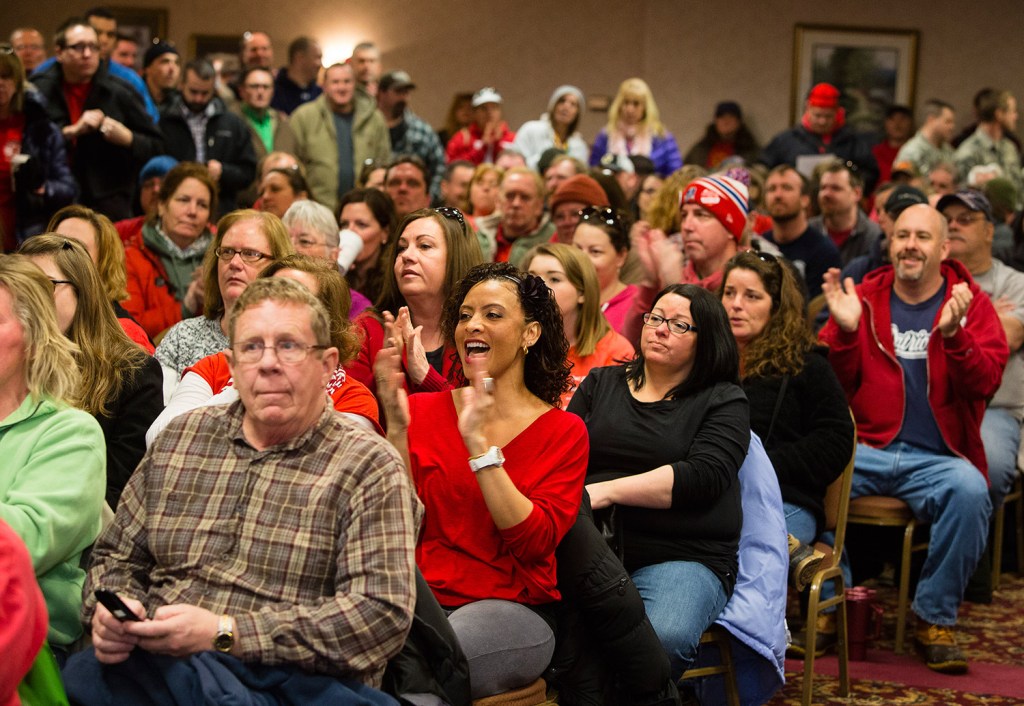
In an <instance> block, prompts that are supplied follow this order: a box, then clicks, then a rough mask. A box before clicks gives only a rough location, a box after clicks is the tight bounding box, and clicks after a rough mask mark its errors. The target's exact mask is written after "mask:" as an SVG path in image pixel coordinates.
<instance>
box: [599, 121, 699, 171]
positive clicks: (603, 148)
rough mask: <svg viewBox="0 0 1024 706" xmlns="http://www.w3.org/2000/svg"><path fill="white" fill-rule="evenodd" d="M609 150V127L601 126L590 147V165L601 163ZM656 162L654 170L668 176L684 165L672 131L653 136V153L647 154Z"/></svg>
mask: <svg viewBox="0 0 1024 706" xmlns="http://www.w3.org/2000/svg"><path fill="white" fill-rule="evenodd" d="M607 152H608V128H607V127H603V128H601V132H599V133H597V137H595V138H594V146H593V147H591V148H590V166H592V167H596V166H597V165H599V164H600V163H601V157H604V156H605V154H606V153H607ZM647 156H648V157H650V159H651V161H652V162H654V171H656V172H657V173H658V174H659V175H660V176H662V177H667V176H668V175H669V174H671V173H672V172H674V171H675V170H677V169H679V167H681V166H683V158H682V156H680V154H679V145H678V144H676V138H675V137H673V136H672V133H671V132H668V131H666V132H665V136H664V137H658V136H657V135H654V136H653V137H652V138H651V153H650V154H649V155H647Z"/></svg>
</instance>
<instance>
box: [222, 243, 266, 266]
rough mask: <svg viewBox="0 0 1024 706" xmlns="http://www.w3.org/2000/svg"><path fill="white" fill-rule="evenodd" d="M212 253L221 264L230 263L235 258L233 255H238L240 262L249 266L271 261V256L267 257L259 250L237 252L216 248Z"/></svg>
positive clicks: (234, 249) (244, 249)
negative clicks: (261, 261)
mask: <svg viewBox="0 0 1024 706" xmlns="http://www.w3.org/2000/svg"><path fill="white" fill-rule="evenodd" d="M213 252H214V253H215V254H216V255H217V257H218V258H219V259H220V260H222V261H223V262H231V260H232V259H233V258H234V257H235V255H238V256H239V257H240V258H242V262H245V263H247V264H250V265H252V264H255V263H257V262H259V261H260V260H271V259H273V256H272V255H267V254H266V253H261V252H260V251H259V250H250V249H249V248H242V249H241V250H238V249H236V248H223V247H221V248H217V249H216V250H214V251H213Z"/></svg>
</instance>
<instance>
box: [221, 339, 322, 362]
mask: <svg viewBox="0 0 1024 706" xmlns="http://www.w3.org/2000/svg"><path fill="white" fill-rule="evenodd" d="M268 348H272V349H273V350H274V353H275V355H277V359H278V361H280V362H282V363H284V364H286V365H296V364H298V363H301V362H302V361H304V360H305V359H306V357H307V356H308V355H309V352H310V351H322V350H325V349H326V348H327V346H311V345H309V344H306V343H300V342H299V341H278V342H277V343H275V344H273V345H267V344H266V343H264V342H263V341H246V342H244V343H238V344H236V345H234V346H232V347H231V350H233V351H234V352H235V358H236V359H237V360H238V362H239V363H248V364H251V363H258V362H260V361H261V360H263V354H264V353H266V352H267V349H268Z"/></svg>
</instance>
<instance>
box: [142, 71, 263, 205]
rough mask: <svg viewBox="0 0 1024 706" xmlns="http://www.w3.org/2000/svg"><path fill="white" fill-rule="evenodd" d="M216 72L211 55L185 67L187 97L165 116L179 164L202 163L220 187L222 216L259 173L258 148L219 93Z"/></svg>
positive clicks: (171, 150) (166, 132) (178, 100)
mask: <svg viewBox="0 0 1024 706" xmlns="http://www.w3.org/2000/svg"><path fill="white" fill-rule="evenodd" d="M215 77H216V72H215V71H214V69H213V65H212V64H211V63H210V62H209V61H206V60H205V59H195V60H193V61H190V62H189V63H188V64H186V65H185V75H184V78H183V79H182V82H181V95H179V96H177V97H176V98H175V99H174V101H172V103H171V105H170V106H168V107H167V108H166V109H165V110H164V111H163V113H162V114H161V119H160V130H161V132H163V134H164V140H165V142H166V143H167V154H169V155H171V156H172V157H174V158H175V159H177V160H178V161H179V162H199V163H200V164H205V165H206V168H207V169H208V170H210V176H211V177H212V178H213V180H214V181H215V182H217V185H218V187H219V198H218V199H217V200H218V202H219V204H220V208H219V215H224V214H225V213H228V212H229V211H233V210H235V208H236V203H235V199H236V196H237V195H238V192H239V191H241V190H242V189H244V188H245V187H246V186H248V185H249V183H250V182H251V181H252V179H253V176H254V175H255V173H256V152H255V151H254V150H253V147H252V140H251V138H250V137H249V128H248V127H246V125H245V122H244V121H243V120H242V119H241V118H240V117H238V116H237V115H235V114H234V113H229V112H228V111H227V110H226V109H225V108H224V104H223V103H222V102H221V100H220V99H219V98H217V97H216V96H215V95H214V89H213V82H214V79H215Z"/></svg>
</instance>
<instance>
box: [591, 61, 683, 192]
mask: <svg viewBox="0 0 1024 706" xmlns="http://www.w3.org/2000/svg"><path fill="white" fill-rule="evenodd" d="M607 154H612V155H625V156H627V157H628V156H631V155H634V154H638V155H643V156H644V157H649V158H650V160H651V161H652V162H654V170H655V171H656V172H657V173H658V174H660V175H661V176H663V177H664V176H668V175H669V174H671V173H672V172H674V171H675V170H677V169H679V167H681V166H683V158H682V157H681V156H680V155H679V145H678V144H676V138H675V137H673V136H672V133H670V132H669V131H668V130H666V129H665V126H664V125H662V123H661V116H660V114H659V113H658V104H657V103H655V102H654V96H653V95H652V94H651V89H650V87H649V86H648V85H647V83H646V82H645V81H644V80H643V79H640V78H628V79H626V80H625V81H623V82H622V85H620V86H619V92H618V93H617V94H616V95H615V100H613V101H612V105H611V109H610V110H609V111H608V124H607V125H606V126H605V127H603V128H601V132H599V133H598V134H597V137H596V138H594V146H593V147H592V148H591V150H590V165H591V166H594V167H596V166H598V165H599V164H601V158H602V157H604V156H605V155H607Z"/></svg>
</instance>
